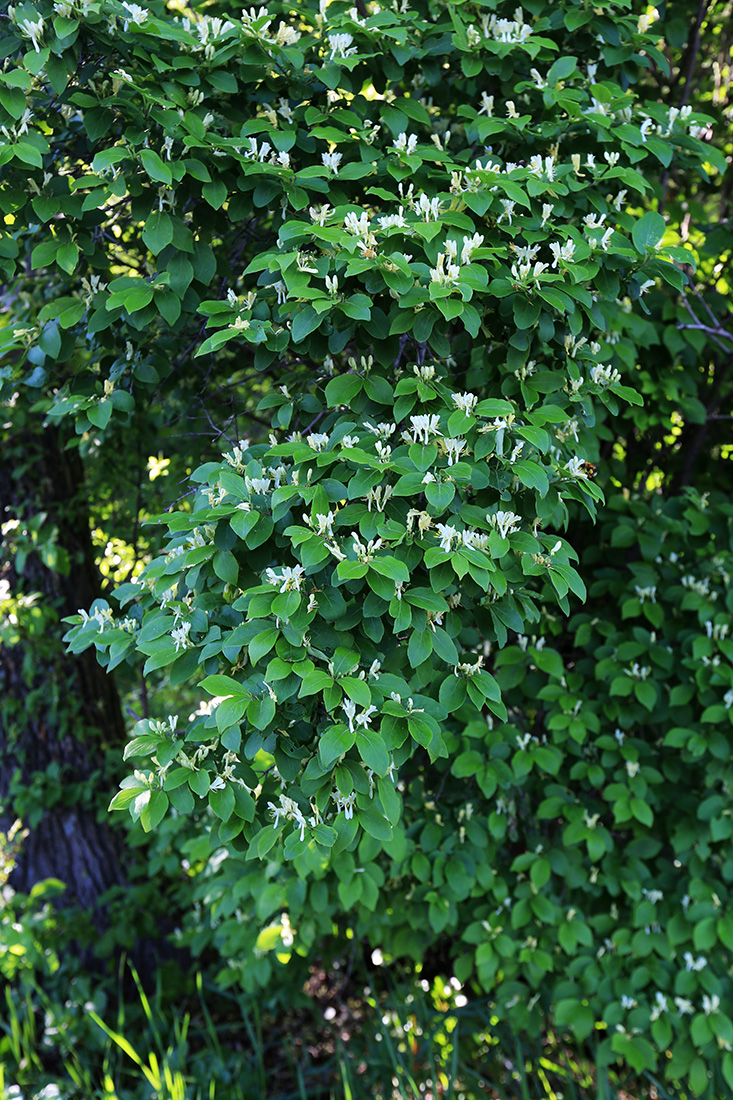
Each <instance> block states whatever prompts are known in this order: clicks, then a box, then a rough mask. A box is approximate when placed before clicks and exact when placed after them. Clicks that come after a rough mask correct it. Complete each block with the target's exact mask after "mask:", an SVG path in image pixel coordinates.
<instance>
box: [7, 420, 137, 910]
mask: <svg viewBox="0 0 733 1100" xmlns="http://www.w3.org/2000/svg"><path fill="white" fill-rule="evenodd" d="M4 444H5V446H4V449H5V454H4V456H3V467H4V469H3V471H2V476H0V522H2V523H3V524H7V523H8V521H11V525H10V527H9V528H8V527H6V537H5V540H4V543H3V544H2V551H1V553H2V557H1V558H0V580H3V581H5V582H7V584H8V585H9V590H10V596H11V598H12V597H17V596H19V595H21V594H23V595H24V596H25V597H26V598H28V597H30V596H31V594H32V593H37V594H38V596H37V599H36V604H35V608H34V610H33V611H31V610H30V609H28V608H22V609H19V610H18V611H17V624H16V626H17V629H15V630H13V629H12V626H13V624H12V621H11V623H10V624H8V622H7V621H6V624H5V626H6V629H5V630H4V632H3V634H4V635H10V637H9V641H8V643H7V644H5V645H2V646H1V647H0V804H1V807H2V810H3V816H2V817H0V828H2V829H7V828H8V826H9V825H10V824H11V823H12V821H13V819H14V817H15V816H16V814H15V810H14V806H13V802H14V797H13V795H14V792H15V791H16V790H18V789H22V788H27V787H28V786H30V785H31V784H32V782H33V778H34V776H35V777H36V779H37V780H38V776H39V774H47V775H48V779H47V781H46V787H45V790H47V791H48V792H49V795H50V796H51V797H50V798H49V799H48V802H49V803H50V804H49V805H46V806H45V807H44V808H43V810H42V813H41V816H40V819H39V820H34V818H35V817H37V816H38V813H37V812H36V814H31V815H29V816H30V817H31V820H29V821H25V822H24V825H25V826H26V827H30V828H29V835H28V837H27V838H26V839H25V841H24V843H23V847H22V850H21V854H20V858H19V860H18V864H17V866H16V868H15V870H14V871H13V875H12V877H11V880H10V881H11V884H12V885H13V886H14V887H15V888H16V889H17V890H20V891H22V892H23V893H27V892H28V891H29V890H30V889H31V888H32V887H33V886H34V884H35V883H37V882H39V881H41V880H42V879H45V878H49V877H53V878H57V879H60V880H61V881H62V882H64V883H65V884H66V887H67V889H66V892H65V895H64V897H63V899H62V903H63V904H65V905H78V906H80V907H81V908H83V909H84V910H85V911H87V912H88V913H89V915H90V916H91V918H92V920H93V921H94V923H95V924H96V925H97V927H98V928H100V927H102V926H103V924H104V914H103V913H102V911H101V910H100V908H99V905H98V901H99V897H100V895H101V894H103V893H104V892H105V891H106V890H108V889H109V888H110V887H111V886H114V885H117V884H121V883H122V882H123V881H124V876H123V873H122V868H121V850H120V843H119V840H118V838H117V836H116V835H115V833H114V832H113V830H112V829H110V827H109V824H108V823H107V822H106V821H104V819H102V820H98V817H99V798H98V794H99V791H98V786H99V781H100V779H99V776H100V771H99V769H100V767H101V764H102V760H103V750H104V748H105V747H106V746H109V745H117V746H119V745H121V744H122V743H123V742H124V736H125V730H124V724H123V720H122V714H121V710H120V702H119V698H118V695H117V690H116V687H115V683H114V680H113V679H112V677H110V676H108V675H107V674H106V673H105V672H104V670H103V669H101V668H100V667H99V665H98V664H97V662H96V660H95V656H94V653H93V651H89V652H87V653H85V654H82V655H80V656H76V657H73V656H69V655H67V654H66V653H65V652H64V648H63V645H62V643H61V641H60V638H61V635H62V633H63V624H61V623H60V621H59V620H60V619H61V618H63V616H65V615H69V614H73V613H74V612H75V611H76V610H77V609H78V608H80V607H81V608H88V607H89V606H90V604H91V603H92V601H93V600H94V599H95V598H97V597H98V596H99V595H100V591H99V576H98V572H97V569H96V566H95V564H94V557H93V551H92V543H91V536H90V531H89V521H88V511H87V507H86V503H85V499H84V478H83V469H82V463H81V460H80V458H79V455H78V453H77V451H76V450H71V449H66V448H64V446H63V441H62V439H61V438H60V435H59V432H58V430H57V429H56V428H54V427H47V428H45V429H43V430H42V431H33V430H28V428H25V429H24V430H23V432H22V436H21V435H20V433H12V434H11V435H10V437H8V436H6V437H5V441H4ZM40 513H45V514H46V519H45V520H44V525H43V528H42V531H41V535H40V541H43V538H44V537H45V536H44V534H43V532H48V531H50V530H52V529H53V528H54V527H56V528H57V530H58V537H57V546H58V547H59V548H61V549H62V550H63V551H65V552H66V554H67V555H68V562H69V567H68V569H67V570H66V571H65V572H64V571H63V570H62V571H57V570H54V569H51V568H48V567H47V566H46V565H44V563H43V560H42V556H41V554H40V553H38V552H36V551H32V552H31V553H29V554H28V556H27V557H25V560H23V559H22V557H19V556H18V551H19V550H20V551H21V553H22V551H23V549H24V547H23V539H24V535H23V532H24V531H27V530H29V528H28V524H29V522H30V521H31V520H32V519H33V517H34V516H38V515H39V514H40ZM16 519H17V520H18V521H19V522H18V525H17V526H13V525H12V521H14V520H16ZM3 587H5V586H3ZM38 623H41V624H42V626H41V627H40V629H39V627H38V626H37V624H38ZM2 637H3V635H0V638H2ZM49 769H50V773H49ZM95 773H96V774H95Z"/></svg>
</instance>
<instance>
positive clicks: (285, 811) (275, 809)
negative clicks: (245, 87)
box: [267, 794, 307, 840]
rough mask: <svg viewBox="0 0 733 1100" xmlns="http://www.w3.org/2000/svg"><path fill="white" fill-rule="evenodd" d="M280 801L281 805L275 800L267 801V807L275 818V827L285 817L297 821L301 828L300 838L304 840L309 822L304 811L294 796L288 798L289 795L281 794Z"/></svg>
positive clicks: (287, 819) (275, 827)
mask: <svg viewBox="0 0 733 1100" xmlns="http://www.w3.org/2000/svg"><path fill="white" fill-rule="evenodd" d="M279 802H280V805H279V806H276V805H275V803H274V802H268V803H267V808H268V809H269V811H270V813H271V814H272V815H273V816H274V818H275V823H274V825H273V828H274V829H277V827H278V825H279V823H280V818H281V817H284V818H285V820H286V821H294V822H295V824H296V825H297V826H298V828H299V829H300V839H301V840H304V839H305V829H306V825H307V822H306V820H305V818H304V817H303V813H302V811H301V809H300V807H299V806H298V803H297V802H294V801H293V799H292V798H288V796H287V795H284V794H281V795H280V796H279Z"/></svg>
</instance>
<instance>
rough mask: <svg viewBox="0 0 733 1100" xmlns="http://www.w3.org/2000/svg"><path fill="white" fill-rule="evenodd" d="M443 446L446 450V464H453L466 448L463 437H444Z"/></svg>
mask: <svg viewBox="0 0 733 1100" xmlns="http://www.w3.org/2000/svg"><path fill="white" fill-rule="evenodd" d="M443 446H444V447H445V449H446V451H447V452H448V465H449V466H454V465H455V464H456V462H457V461H458V459H459V458H460V456H461V454H462V453H463V451H465V449H466V440H465V439H444V440H443Z"/></svg>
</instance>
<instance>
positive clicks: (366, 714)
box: [356, 705, 377, 729]
mask: <svg viewBox="0 0 733 1100" xmlns="http://www.w3.org/2000/svg"><path fill="white" fill-rule="evenodd" d="M376 713H377V708H376V707H375V706H374V705H371V706H368V707H367V708H366V709H365V710H363V711H362V712H361V714H357V716H356V724H357V726H361V727H362V729H366V728H367V726H371V724H372V715H373V714H376Z"/></svg>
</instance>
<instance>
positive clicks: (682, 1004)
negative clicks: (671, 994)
mask: <svg viewBox="0 0 733 1100" xmlns="http://www.w3.org/2000/svg"><path fill="white" fill-rule="evenodd" d="M674 1003H675V1004H676V1005H677V1014H678V1015H679V1016H692V1014H693V1012H694V1011H695V1006H694V1005H693V1003H692V1001H689V1000H688V999H687V997H675V999H674Z"/></svg>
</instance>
